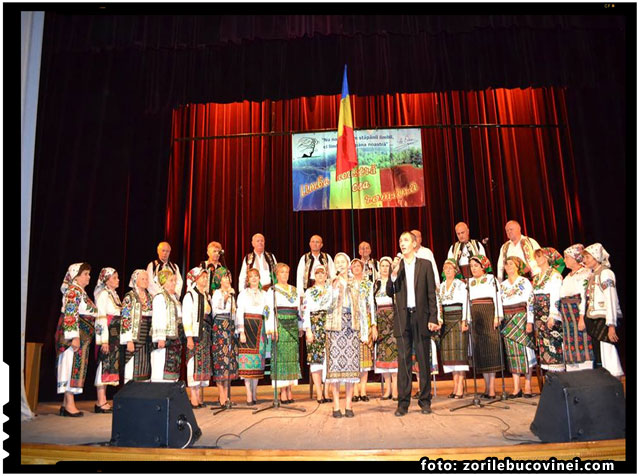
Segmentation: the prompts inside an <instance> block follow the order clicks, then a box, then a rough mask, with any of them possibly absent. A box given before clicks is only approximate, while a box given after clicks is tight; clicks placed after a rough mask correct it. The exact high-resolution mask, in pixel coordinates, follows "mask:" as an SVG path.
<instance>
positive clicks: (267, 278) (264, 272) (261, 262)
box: [238, 252, 278, 297]
mask: <svg viewBox="0 0 640 476" xmlns="http://www.w3.org/2000/svg"><path fill="white" fill-rule="evenodd" d="M254 254H255V256H256V258H255V259H254V260H253V267H254V268H256V269H257V270H258V271H260V285H261V286H265V285H267V284H271V270H270V269H269V263H267V259H266V258H265V256H264V252H262V253H260V254H258V253H256V252H254ZM271 256H272V257H273V262H274V264H275V263H277V262H278V260H277V259H276V257H275V256H274V255H273V254H272V255H271ZM246 280H247V257H246V256H245V257H244V259H243V260H242V268H240V276H238V291H242V290H243V289H244V288H245V285H244V283H245V281H246ZM238 297H240V295H238Z"/></svg>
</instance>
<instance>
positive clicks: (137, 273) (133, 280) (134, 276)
mask: <svg viewBox="0 0 640 476" xmlns="http://www.w3.org/2000/svg"><path fill="white" fill-rule="evenodd" d="M146 272H147V270H146V269H136V270H135V271H134V272H133V273H132V274H131V279H130V280H129V287H130V288H131V289H136V288H137V284H136V283H137V282H138V278H139V277H140V274H141V273H146Z"/></svg>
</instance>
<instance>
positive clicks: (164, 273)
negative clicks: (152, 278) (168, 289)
mask: <svg viewBox="0 0 640 476" xmlns="http://www.w3.org/2000/svg"><path fill="white" fill-rule="evenodd" d="M171 276H173V271H171V270H170V269H169V268H164V269H161V270H160V271H158V284H160V286H164V285H165V283H166V282H167V281H168V280H169V278H170V277H171Z"/></svg>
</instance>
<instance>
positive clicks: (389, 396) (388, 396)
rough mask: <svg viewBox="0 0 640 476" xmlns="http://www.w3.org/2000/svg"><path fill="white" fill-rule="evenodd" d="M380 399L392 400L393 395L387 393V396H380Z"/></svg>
mask: <svg viewBox="0 0 640 476" xmlns="http://www.w3.org/2000/svg"><path fill="white" fill-rule="evenodd" d="M380 400H391V395H387V396H386V397H385V396H384V395H383V396H382V397H380Z"/></svg>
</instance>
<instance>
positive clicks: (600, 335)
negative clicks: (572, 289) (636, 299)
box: [582, 243, 624, 378]
mask: <svg viewBox="0 0 640 476" xmlns="http://www.w3.org/2000/svg"><path fill="white" fill-rule="evenodd" d="M582 254H583V255H584V264H585V266H586V267H587V268H589V269H591V270H593V273H592V274H591V277H590V278H589V284H587V312H586V319H585V325H586V328H587V333H588V334H589V335H590V336H591V338H592V340H593V350H594V355H595V362H596V365H602V367H604V368H605V369H607V370H608V371H609V373H610V374H611V375H613V376H614V377H618V378H620V377H622V376H623V375H624V372H623V370H622V365H621V364H620V357H619V356H618V350H617V349H616V343H617V342H618V335H617V334H616V326H617V325H618V320H619V319H622V311H621V310H620V303H619V301H618V292H617V291H616V275H615V274H614V273H613V271H611V268H610V267H611V264H610V263H609V253H607V251H606V250H605V249H604V247H603V246H602V245H601V244H600V243H594V244H592V245H589V246H587V247H586V248H585V249H584V251H583V252H582Z"/></svg>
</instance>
